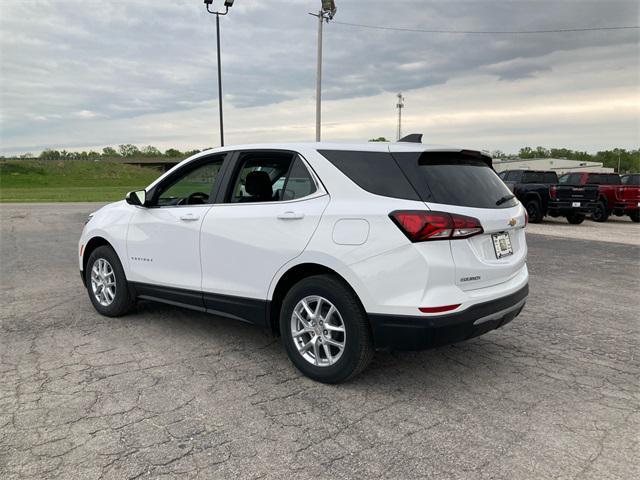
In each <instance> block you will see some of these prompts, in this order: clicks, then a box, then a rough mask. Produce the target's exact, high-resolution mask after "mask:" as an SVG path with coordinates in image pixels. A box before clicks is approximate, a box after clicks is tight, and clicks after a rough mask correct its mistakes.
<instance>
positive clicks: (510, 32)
mask: <svg viewBox="0 0 640 480" xmlns="http://www.w3.org/2000/svg"><path fill="white" fill-rule="evenodd" d="M333 23H335V24H338V25H346V26H348V27H360V28H370V29H373V30H391V31H394V32H413V33H452V34H463V35H464V34H467V35H529V34H540V33H570V32H596V31H605V30H634V29H639V28H640V26H638V25H635V26H617V27H586V28H561V29H556V30H433V29H422V28H402V27H384V26H382V25H364V24H361V23H349V22H338V21H335V20H334V22H333Z"/></svg>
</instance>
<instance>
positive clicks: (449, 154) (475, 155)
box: [419, 150, 493, 169]
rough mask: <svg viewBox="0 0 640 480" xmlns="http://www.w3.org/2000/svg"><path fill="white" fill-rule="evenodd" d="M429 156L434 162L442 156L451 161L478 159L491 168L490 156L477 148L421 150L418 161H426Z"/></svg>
mask: <svg viewBox="0 0 640 480" xmlns="http://www.w3.org/2000/svg"><path fill="white" fill-rule="evenodd" d="M429 157H432V158H433V161H436V162H437V161H438V160H442V159H443V157H444V158H446V159H447V160H449V161H452V162H453V161H456V160H458V161H460V160H464V159H473V160H480V161H481V162H484V163H486V164H487V166H488V167H489V168H491V169H493V160H492V159H491V157H490V156H489V155H486V154H484V153H482V152H479V151H477V150H460V151H457V152H456V151H445V152H439V151H437V150H436V151H429V150H428V151H426V152H423V153H422V155H420V160H419V163H428V162H429Z"/></svg>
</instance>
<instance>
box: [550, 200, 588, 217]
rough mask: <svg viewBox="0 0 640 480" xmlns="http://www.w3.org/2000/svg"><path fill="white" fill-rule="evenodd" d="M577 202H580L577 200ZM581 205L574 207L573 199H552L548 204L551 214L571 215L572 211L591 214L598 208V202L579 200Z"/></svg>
mask: <svg viewBox="0 0 640 480" xmlns="http://www.w3.org/2000/svg"><path fill="white" fill-rule="evenodd" d="M576 202H578V201H577V200H576ZM579 203H580V206H579V207H574V206H573V204H574V202H572V201H569V200H567V201H554V200H550V201H549V204H548V210H549V215H555V216H559V215H569V214H572V213H582V214H584V215H588V214H590V213H591V212H592V211H593V210H594V209H595V208H596V205H597V204H596V202H584V201H579Z"/></svg>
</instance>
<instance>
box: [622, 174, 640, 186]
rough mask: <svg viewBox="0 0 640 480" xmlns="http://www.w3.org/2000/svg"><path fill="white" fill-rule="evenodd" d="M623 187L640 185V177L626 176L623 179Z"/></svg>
mask: <svg viewBox="0 0 640 480" xmlns="http://www.w3.org/2000/svg"><path fill="white" fill-rule="evenodd" d="M622 184H623V185H640V175H625V176H624V177H622Z"/></svg>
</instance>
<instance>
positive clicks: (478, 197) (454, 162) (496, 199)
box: [393, 152, 518, 208]
mask: <svg viewBox="0 0 640 480" xmlns="http://www.w3.org/2000/svg"><path fill="white" fill-rule="evenodd" d="M393 156H394V158H395V159H396V160H397V161H398V164H399V165H400V167H401V168H402V170H403V171H404V173H405V174H406V175H407V177H408V178H409V180H410V181H411V183H412V184H413V186H414V187H415V189H416V190H417V191H418V193H419V194H420V197H421V198H422V199H423V200H424V201H426V202H435V203H442V204H447V205H458V206H462V207H474V208H509V207H513V206H515V205H517V202H518V201H517V200H516V199H515V197H513V194H512V193H511V191H510V190H509V189H508V188H507V186H506V185H505V184H504V183H503V182H502V181H501V180H500V178H499V177H498V175H497V174H496V172H495V171H494V170H493V169H492V168H491V167H490V166H489V165H488V164H487V163H486V162H485V161H484V160H483V159H482V158H481V157H477V156H475V155H466V154H463V153H458V152H424V153H419V152H417V153H394V154H393Z"/></svg>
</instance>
